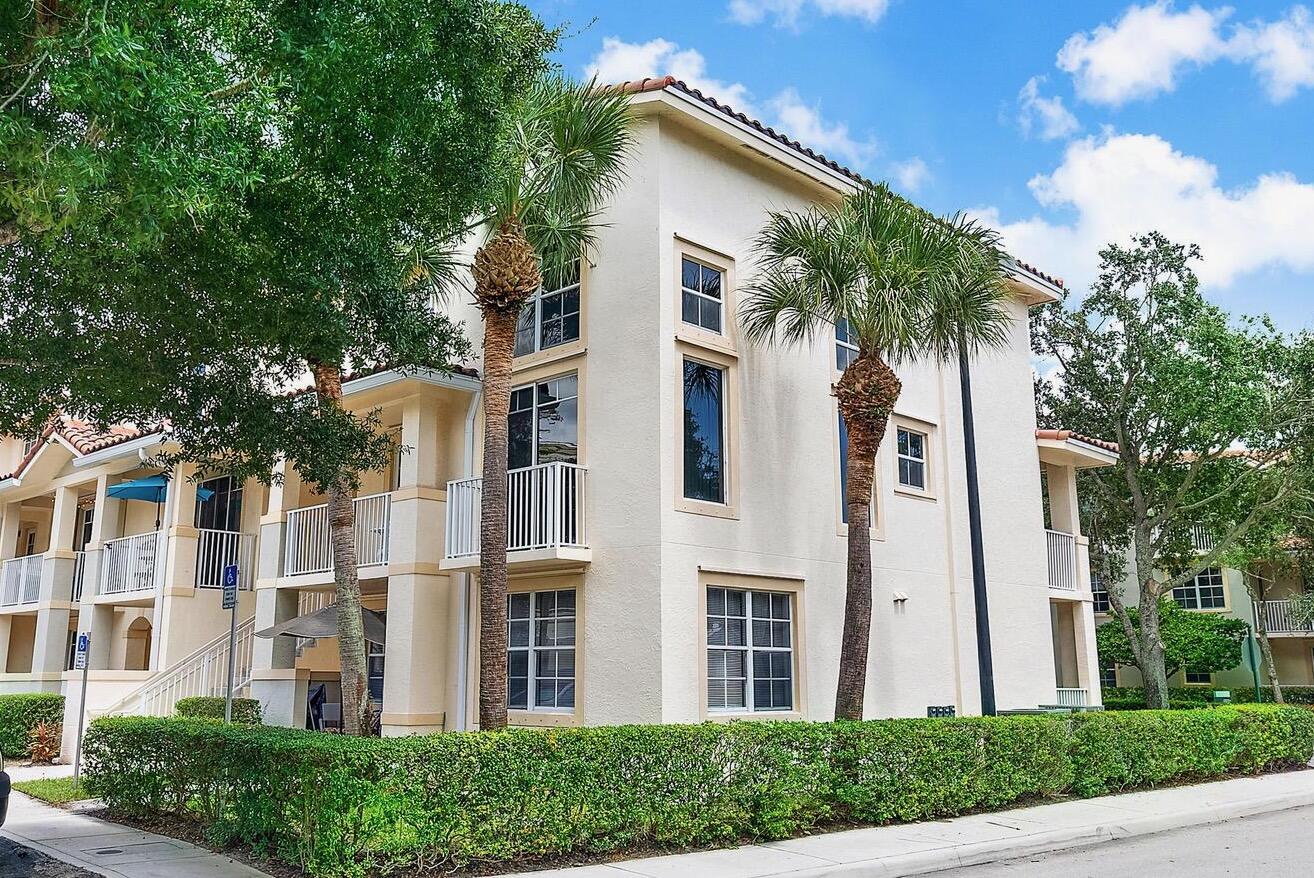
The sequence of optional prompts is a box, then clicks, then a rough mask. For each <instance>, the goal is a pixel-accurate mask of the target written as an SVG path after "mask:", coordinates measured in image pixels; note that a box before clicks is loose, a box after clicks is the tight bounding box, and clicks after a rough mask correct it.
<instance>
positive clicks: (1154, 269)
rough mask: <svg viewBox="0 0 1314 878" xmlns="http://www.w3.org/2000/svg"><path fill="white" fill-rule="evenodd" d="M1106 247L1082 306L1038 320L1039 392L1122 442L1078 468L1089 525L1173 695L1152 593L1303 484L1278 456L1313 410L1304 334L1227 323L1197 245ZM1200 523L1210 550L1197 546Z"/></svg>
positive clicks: (1053, 420) (1053, 421) (1173, 583)
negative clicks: (1128, 577) (1204, 284)
mask: <svg viewBox="0 0 1314 878" xmlns="http://www.w3.org/2000/svg"><path fill="white" fill-rule="evenodd" d="M1100 256H1101V268H1100V274H1099V277H1098V279H1097V280H1096V282H1095V284H1094V286H1093V288H1092V290H1091V293H1090V295H1089V296H1087V297H1086V299H1084V300H1083V301H1082V302H1081V304H1080V305H1079V306H1077V307H1072V306H1071V304H1070V303H1069V302H1066V301H1064V302H1060V303H1055V304H1053V305H1049V306H1046V307H1045V308H1043V309H1039V310H1038V312H1037V313H1036V314H1035V315H1034V316H1033V322H1032V343H1033V348H1034V350H1035V353H1036V354H1037V355H1038V356H1039V357H1040V358H1041V359H1042V360H1048V361H1050V362H1051V363H1052V364H1053V366H1054V370H1053V372H1052V373H1051V374H1049V375H1047V376H1045V378H1044V379H1042V380H1039V381H1038V382H1037V387H1036V396H1037V404H1038V408H1039V416H1040V420H1041V421H1042V423H1043V424H1045V425H1046V426H1050V427H1065V428H1069V429H1073V430H1077V431H1079V432H1082V433H1086V434H1089V435H1094V436H1101V437H1107V438H1110V439H1113V440H1115V441H1117V443H1118V449H1119V451H1118V463H1117V464H1116V465H1115V466H1112V467H1107V468H1103V469H1098V470H1086V471H1084V472H1083V474H1082V481H1081V484H1082V488H1083V493H1084V494H1085V495H1086V496H1087V513H1088V523H1089V527H1088V528H1087V530H1088V533H1089V534H1090V536H1091V541H1092V557H1093V559H1094V560H1095V566H1096V573H1097V574H1098V575H1100V576H1101V578H1103V579H1104V581H1105V582H1106V583H1107V584H1108V586H1109V600H1110V603H1111V604H1112V607H1113V612H1114V616H1115V619H1116V621H1117V623H1118V624H1119V625H1120V626H1121V627H1122V628H1123V631H1124V634H1125V635H1126V637H1127V639H1128V642H1129V644H1130V648H1131V653H1130V656H1129V658H1130V661H1131V663H1132V664H1135V665H1136V666H1137V667H1138V668H1139V669H1140V671H1141V673H1142V675H1143V677H1144V679H1145V686H1146V692H1147V698H1148V700H1149V704H1150V706H1151V707H1166V706H1167V697H1168V694H1167V693H1168V679H1167V665H1166V664H1165V661H1166V653H1165V649H1166V647H1165V644H1164V638H1163V633H1162V625H1161V618H1160V612H1161V607H1162V606H1163V604H1162V602H1161V599H1162V598H1163V597H1164V596H1165V595H1167V594H1169V593H1170V592H1171V591H1172V589H1173V588H1175V587H1177V586H1179V585H1182V584H1184V583H1186V582H1188V581H1189V580H1190V579H1191V578H1192V577H1194V576H1195V575H1196V574H1197V573H1199V572H1200V571H1201V570H1204V569H1205V568H1207V567H1211V566H1216V565H1217V564H1219V563H1220V562H1221V561H1222V559H1223V558H1224V556H1225V555H1226V554H1227V553H1228V552H1229V551H1230V550H1232V548H1233V547H1234V546H1236V545H1237V543H1238V542H1239V541H1240V540H1242V539H1243V538H1244V537H1245V536H1246V534H1247V533H1248V532H1250V530H1251V529H1252V528H1253V527H1255V526H1257V525H1259V524H1260V523H1262V521H1263V520H1264V519H1265V517H1266V516H1268V515H1269V514H1270V513H1272V512H1273V511H1274V510H1276V509H1278V508H1280V507H1281V506H1282V505H1283V504H1285V503H1287V502H1289V501H1290V499H1291V498H1292V497H1293V495H1294V494H1295V493H1297V492H1298V491H1300V490H1302V487H1301V485H1300V484H1299V483H1298V481H1297V480H1296V479H1295V478H1294V477H1293V470H1292V469H1291V468H1289V467H1286V466H1283V465H1282V462H1283V460H1284V459H1286V458H1287V457H1289V455H1290V453H1291V448H1292V445H1293V441H1294V440H1295V439H1296V437H1300V436H1304V435H1308V430H1309V424H1310V418H1311V412H1314V406H1311V404H1310V397H1309V393H1308V382H1306V381H1304V380H1303V379H1302V378H1301V376H1300V369H1299V365H1298V361H1299V357H1298V356H1297V354H1298V351H1299V350H1300V348H1299V346H1297V345H1294V344H1293V343H1292V340H1291V339H1289V338H1287V337H1286V336H1284V335H1283V334H1282V333H1280V332H1278V331H1276V330H1275V329H1274V328H1273V327H1272V325H1271V324H1270V323H1268V322H1267V321H1266V320H1262V319H1261V320H1244V321H1241V322H1239V323H1237V324H1234V323H1233V322H1232V321H1230V320H1229V318H1228V315H1227V314H1225V313H1224V312H1223V311H1221V310H1220V309H1218V308H1217V307H1215V306H1213V305H1211V304H1209V303H1208V302H1206V301H1205V300H1204V298H1203V297H1202V296H1201V295H1200V292H1199V289H1198V281H1197V279H1196V276H1195V273H1194V272H1193V271H1192V269H1191V263H1192V262H1193V261H1195V260H1196V259H1198V258H1199V251H1198V249H1197V248H1196V247H1194V246H1191V247H1186V246H1182V245H1178V244H1174V243H1172V242H1170V241H1168V240H1167V239H1166V238H1165V237H1164V236H1162V235H1160V234H1158V233H1157V232H1156V233H1151V234H1148V235H1144V236H1141V237H1138V238H1135V239H1134V240H1133V241H1132V244H1131V246H1130V247H1122V246H1118V245H1110V246H1109V247H1107V248H1106V249H1105V250H1103V251H1102V252H1101V254H1100ZM1239 450H1244V454H1242V453H1239ZM1240 501H1244V502H1240ZM1197 527H1202V528H1203V529H1204V530H1205V531H1206V532H1208V533H1209V534H1210V537H1211V541H1212V547H1211V548H1209V550H1208V551H1205V552H1199V551H1197V549H1196V543H1197V540H1196V534H1197V530H1196V528H1197ZM1125 569H1130V570H1131V571H1132V572H1133V574H1134V575H1135V578H1136V581H1137V583H1138V591H1139V595H1138V598H1139V599H1138V600H1137V601H1136V604H1137V605H1138V606H1139V607H1140V608H1141V609H1140V612H1139V616H1138V617H1137V621H1135V622H1133V616H1132V614H1131V612H1130V611H1129V609H1128V608H1127V606H1126V602H1125V601H1124V597H1125V596H1124V595H1123V594H1122V593H1121V590H1120V589H1119V587H1118V585H1117V583H1119V582H1121V580H1122V576H1121V572H1122V571H1123V570H1125Z"/></svg>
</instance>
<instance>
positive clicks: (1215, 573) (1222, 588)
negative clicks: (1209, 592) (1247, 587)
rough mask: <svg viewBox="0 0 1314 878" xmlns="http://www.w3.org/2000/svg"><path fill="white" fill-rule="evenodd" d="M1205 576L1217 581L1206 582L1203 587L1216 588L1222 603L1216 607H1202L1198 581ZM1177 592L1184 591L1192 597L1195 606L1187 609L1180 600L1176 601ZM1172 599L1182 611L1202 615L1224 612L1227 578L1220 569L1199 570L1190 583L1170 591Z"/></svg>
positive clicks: (1225, 607) (1207, 568)
mask: <svg viewBox="0 0 1314 878" xmlns="http://www.w3.org/2000/svg"><path fill="white" fill-rule="evenodd" d="M1205 576H1208V577H1209V578H1210V579H1213V578H1215V577H1216V578H1217V580H1218V581H1217V583H1214V582H1207V583H1206V584H1205V586H1204V587H1205V588H1214V587H1215V585H1216V586H1217V588H1218V589H1219V592H1220V599H1221V600H1222V603H1221V604H1218V605H1217V606H1208V607H1206V606H1205V605H1204V601H1203V600H1202V599H1201V586H1200V579H1201V577H1205ZM1179 591H1185V592H1187V593H1188V594H1190V595H1192V596H1193V597H1194V600H1195V606H1193V607H1188V606H1186V605H1185V604H1183V603H1182V602H1181V601H1180V600H1178V598H1177V592H1179ZM1172 598H1173V600H1174V601H1177V604H1178V605H1179V606H1181V607H1182V609H1184V610H1191V611H1193V612H1203V613H1216V612H1222V611H1225V610H1227V608H1228V606H1227V577H1226V575H1224V573H1223V569H1222V568H1221V567H1206V568H1205V569H1204V570H1201V571H1200V572H1199V573H1197V574H1196V575H1195V576H1193V577H1191V581H1190V582H1188V583H1186V584H1185V585H1179V586H1178V587H1177V588H1174V589H1173V590H1172ZM1210 600H1213V598H1212V597H1211V598H1210Z"/></svg>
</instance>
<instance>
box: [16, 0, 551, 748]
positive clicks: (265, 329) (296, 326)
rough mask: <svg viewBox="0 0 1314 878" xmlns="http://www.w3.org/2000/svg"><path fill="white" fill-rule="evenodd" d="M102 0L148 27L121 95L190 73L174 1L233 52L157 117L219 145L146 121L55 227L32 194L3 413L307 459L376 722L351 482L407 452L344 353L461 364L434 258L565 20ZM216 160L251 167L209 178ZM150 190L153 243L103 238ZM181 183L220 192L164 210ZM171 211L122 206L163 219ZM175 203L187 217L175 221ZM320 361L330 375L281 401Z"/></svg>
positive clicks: (480, 190) (488, 183)
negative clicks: (104, 179) (155, 149)
mask: <svg viewBox="0 0 1314 878" xmlns="http://www.w3.org/2000/svg"><path fill="white" fill-rule="evenodd" d="M47 5H49V4H47ZM91 5H92V4H80V3H72V2H70V3H67V4H60V8H61V10H75V9H76V10H79V11H81V12H83V13H84V18H85V20H86V22H87V24H86V25H85V27H84V29H86V28H90V30H89V31H87V33H88V36H87V39H90V40H92V42H93V43H94V42H96V41H97V40H110V41H111V42H114V41H116V40H117V39H118V34H120V33H123V34H127V35H128V36H129V37H130V39H128V40H127V43H130V44H132V45H136V43H134V42H133V40H136V41H137V42H142V43H144V45H145V48H144V49H142V50H141V51H137V50H135V49H133V48H132V45H127V44H125V45H124V46H123V47H121V48H120V50H119V51H118V55H117V56H116V57H120V63H118V66H117V67H115V68H114V69H115V70H117V74H116V75H114V76H110V74H108V73H105V74H104V75H105V76H106V77H109V78H108V79H107V80H106V83H105V90H106V93H107V94H119V95H125V94H126V95H132V94H137V95H138V100H143V98H142V97H141V95H140V94H139V92H140V89H141V82H142V81H143V79H144V80H145V81H146V82H150V81H152V77H155V76H166V75H168V71H170V70H173V69H174V68H175V67H177V68H180V69H185V68H186V67H187V63H188V60H187V58H186V57H185V58H182V59H175V58H174V57H173V55H172V54H171V53H172V52H174V51H175V45H174V37H175V36H176V35H175V33H174V30H173V29H171V27H170V26H169V25H168V24H167V23H165V22H163V21H161V20H160V19H164V18H169V17H172V16H180V15H181V16H182V17H183V18H184V19H185V20H186V22H185V23H188V24H189V26H191V27H195V28H198V29H200V31H201V32H200V33H199V34H196V35H194V39H192V41H191V42H188V40H187V39H184V40H183V45H184V47H189V46H192V45H193V44H194V45H195V46H196V47H198V48H197V49H196V51H202V49H203V52H202V53H203V54H206V53H208V55H209V56H213V58H217V59H220V60H221V61H222V63H221V64H219V65H218V67H217V69H216V70H215V79H214V80H206V81H204V82H201V83H199V84H198V83H193V82H191V80H188V79H187V78H186V77H185V76H179V77H177V78H174V79H169V80H168V82H167V83H165V84H164V85H167V86H168V89H167V90H168V91H169V93H170V94H172V93H173V92H174V91H177V92H179V93H185V94H184V96H185V97H186V99H185V100H184V99H182V98H180V99H179V100H178V102H176V104H175V105H173V106H172V107H171V108H170V109H167V110H166V109H160V110H159V113H160V114H167V113H176V114H180V116H181V118H178V119H173V118H172V117H170V118H168V119H166V120H165V122H167V123H170V124H175V125H177V126H179V127H181V128H188V127H189V126H191V125H201V126H212V127H214V128H215V129H216V131H215V132H214V134H213V137H214V142H213V144H207V143H195V142H188V143H189V146H190V147H191V148H192V149H196V150H199V151H200V155H199V156H197V157H195V158H194V160H192V159H187V158H186V157H184V158H182V159H179V161H180V162H181V164H178V165H174V164H171V162H172V159H171V153H170V152H168V151H167V150H166V151H162V152H159V153H152V152H150V150H149V149H147V150H146V152H145V153H144V154H143V153H142V152H140V151H139V150H138V149H137V147H141V148H143V149H145V146H146V144H145V143H144V142H143V143H138V142H137V141H136V140H134V139H132V138H127V139H126V140H120V139H118V138H115V137H108V138H105V139H104V140H103V141H101V140H97V141H96V142H97V144H98V148H99V149H100V150H101V151H102V152H104V153H105V155H103V156H102V155H100V154H99V153H97V154H95V155H93V156H91V157H90V158H89V159H87V160H88V161H90V162H91V163H92V164H93V165H96V166H98V167H99V166H101V165H104V166H105V167H112V168H114V169H116V173H117V174H119V175H121V176H122V177H123V179H122V180H121V181H117V178H115V179H113V180H110V181H109V183H113V185H109V184H106V186H104V187H102V186H101V185H100V182H101V179H100V176H96V175H93V179H92V184H93V185H90V186H89V188H88V189H87V191H88V192H89V193H91V192H94V193H96V195H95V196H94V197H88V198H87V199H84V203H85V202H86V201H96V200H97V199H102V198H103V199H105V204H108V205H110V207H107V208H105V209H104V210H103V211H102V210H99V209H97V210H95V211H89V212H83V211H81V210H79V211H77V212H76V213H73V214H59V215H58V218H57V219H56V220H55V221H54V222H51V221H50V217H51V216H54V214H51V215H49V216H47V215H46V214H43V213H42V210H41V209H40V208H39V206H31V207H22V208H20V209H18V210H16V211H15V213H16V216H15V218H14V221H15V223H16V225H17V229H18V238H17V240H16V241H15V242H14V243H12V244H11V245H10V246H8V247H5V248H0V276H3V277H5V278H6V283H5V284H4V285H3V286H0V305H3V309H2V310H3V313H4V315H5V319H4V320H3V321H0V349H2V350H5V351H7V352H9V354H10V355H11V356H12V357H13V359H12V361H11V362H10V363H9V364H8V365H6V364H2V363H0V384H3V385H4V387H5V390H6V393H5V394H3V396H4V397H5V399H4V402H2V403H0V430H5V431H11V432H12V431H15V430H24V429H26V430H29V431H30V430H31V428H32V426H33V425H35V424H40V423H42V422H43V420H44V419H46V418H48V417H49V416H50V415H51V414H52V413H53V412H54V411H55V410H57V409H68V410H72V411H75V412H77V413H78V414H80V415H83V416H85V417H88V418H90V419H92V420H95V421H99V422H102V423H108V422H116V421H124V420H127V421H135V422H138V423H161V422H167V423H168V424H169V429H170V431H171V433H172V438H173V439H174V440H175V441H176V443H177V445H178V447H179V448H180V449H181V450H180V451H178V452H176V453H174V454H171V455H166V456H165V457H164V458H163V459H162V462H165V463H168V462H171V461H172V460H178V459H186V460H193V461H197V462H199V463H201V464H202V466H203V468H205V469H211V470H212V469H222V470H225V471H228V472H231V473H233V474H234V475H237V476H239V477H245V476H250V475H255V476H258V477H261V478H263V479H268V478H269V473H270V469H271V467H272V466H273V465H274V463H275V462H276V461H277V460H279V459H281V458H287V459H289V460H290V461H291V464H292V465H293V466H294V467H295V468H296V470H297V471H298V473H299V474H300V476H301V478H302V479H303V480H304V481H306V482H308V483H309V484H311V485H313V486H314V487H315V488H317V489H318V490H319V491H321V492H322V493H324V494H325V495H326V496H327V499H328V509H329V522H330V529H331V542H332V548H333V563H334V581H335V589H336V592H337V606H338V622H339V652H340V656H341V671H342V691H343V727H344V730H345V731H347V732H348V733H363V732H365V731H367V730H368V729H369V727H370V725H371V723H370V721H369V716H368V699H367V694H366V685H365V683H366V670H365V643H364V637H363V631H362V628H361V617H360V588H359V583H358V582H357V579H356V547H355V543H354V536H353V531H354V509H353V504H352V496H353V494H354V493H355V491H356V490H357V488H358V475H357V474H358V472H360V471H362V470H371V469H378V468H381V467H382V466H384V465H385V464H386V463H387V461H388V458H389V455H390V454H391V452H392V450H393V448H392V443H391V442H390V440H389V439H388V438H387V437H386V436H385V435H383V434H382V432H381V431H380V430H379V429H378V428H379V422H378V418H377V415H376V414H375V413H365V414H363V415H356V414H353V413H350V412H347V411H346V410H345V408H344V406H343V401H342V382H343V377H344V370H346V369H348V368H350V369H353V370H363V369H374V368H394V369H403V370H405V369H414V368H419V367H432V368H439V369H445V368H448V365H449V363H450V362H451V361H452V360H453V359H454V358H460V357H463V356H464V355H465V353H466V350H467V348H466V342H465V340H464V338H463V336H462V335H461V334H460V332H459V328H458V327H456V326H454V325H453V324H452V323H451V322H450V321H449V320H447V319H446V318H445V317H443V316H441V315H440V313H439V312H438V310H437V309H436V308H435V307H434V302H433V288H432V285H431V284H429V283H426V282H425V281H426V277H425V276H423V275H422V274H420V273H418V272H417V270H416V257H415V253H416V252H417V250H418V249H419V248H421V247H423V245H424V244H425V243H426V242H429V241H432V240H447V239H450V238H452V237H454V236H457V235H460V234H461V233H462V232H463V230H464V229H465V228H466V226H467V223H468V218H469V217H470V216H471V215H472V214H474V213H476V212H477V211H479V210H480V209H482V208H483V207H484V206H485V205H487V204H488V203H490V202H491V201H492V199H493V198H494V196H495V195H496V193H497V192H498V191H500V184H501V181H502V179H503V174H504V170H505V168H506V167H507V162H508V158H509V156H508V152H509V148H510V145H511V144H513V143H514V135H515V134H516V133H517V130H518V129H517V128H516V122H517V120H518V118H519V117H518V116H517V114H516V112H515V111H516V109H517V108H518V107H519V106H520V105H521V104H522V103H523V102H524V101H525V100H526V99H527V97H528V96H529V95H530V94H531V93H532V90H533V89H534V88H535V84H536V83H537V82H538V80H539V78H540V77H541V75H542V73H543V71H544V69H545V62H544V60H543V59H544V55H545V53H546V52H548V51H550V50H551V49H552V48H553V46H554V45H555V34H554V33H552V32H549V31H546V30H545V29H544V28H543V27H542V25H541V24H540V23H539V22H538V21H537V20H536V19H535V18H534V17H533V16H532V15H531V14H530V13H529V12H528V11H527V10H525V9H524V8H523V7H521V6H519V5H515V4H509V3H500V2H493V0H414V2H410V3H406V4H398V3H395V2H392V0H332V2H330V0H295V2H294V0H275V2H269V3H263V4H251V3H235V2H234V3H227V4H225V3H223V2H222V0H221V2H216V3H213V4H209V5H207V4H206V3H200V2H193V3H187V2H182V3H158V4H156V3H148V4H138V3H126V2H124V3H115V2H109V3H105V2H99V3H97V4H94V5H95V7H96V9H97V10H99V11H96V12H94V14H93V13H92V12H88V11H87V10H88V9H90V7H91ZM211 7H213V8H211ZM216 10H226V12H227V16H226V17H225V16H221V15H219V12H218V11H216ZM193 13H194V14H193ZM61 14H62V13H61ZM60 33H64V31H63V28H62V27H61V28H60ZM186 36H188V39H191V37H192V36H193V35H190V34H188V35H186ZM180 38H181V37H180ZM178 51H182V50H178ZM184 54H187V53H186V52H185V53H184ZM157 58H163V59H165V61H166V62H167V63H165V64H164V66H163V67H162V68H160V69H157V68H156V66H155V64H156V59H157ZM106 63H108V62H106ZM93 66H95V65H93ZM42 69H44V68H42ZM94 72H97V73H99V72H100V71H94ZM84 75H89V74H84ZM164 85H162V86H161V87H162V88H163V87H164ZM48 100H54V101H60V100H68V101H70V102H71V107H70V109H69V112H71V113H74V114H76V113H80V112H86V111H85V110H83V109H82V108H81V105H80V104H79V103H78V102H79V101H81V100H82V98H81V97H79V95H78V94H76V89H74V88H72V87H71V86H70V87H66V88H62V89H60V90H58V91H57V92H55V93H54V94H53V95H51V96H46V95H45V94H41V93H31V94H29V93H28V92H23V93H22V94H21V95H20V97H19V98H17V99H15V102H14V104H11V107H12V106H16V105H18V104H23V105H24V106H29V107H30V106H41V105H42V104H43V102H44V101H48ZM106 100H110V98H108V97H107V98H106ZM214 101H218V102H220V104H221V105H222V106H224V107H232V106H234V105H245V103H246V102H250V103H252V104H253V109H252V110H251V112H250V113H249V114H244V113H239V112H236V111H233V112H228V111H225V112H219V113H217V114H215V115H214V116H213V117H211V116H210V115H206V113H205V112H203V110H205V108H208V107H209V106H210V102H214ZM193 103H195V104H198V105H199V106H200V107H201V108H202V109H201V110H195V109H194V108H193V107H192V104H193ZM115 106H117V105H115ZM7 112H8V109H7ZM125 115H126V110H125ZM248 116H249V118H248ZM252 120H254V121H252ZM86 124H87V125H91V126H94V127H95V128H97V129H99V128H101V127H103V125H104V124H105V123H104V122H102V121H101V120H100V119H99V118H97V119H96V120H94V121H90V120H89V121H88V122H87V123H86ZM123 124H128V123H127V122H126V121H125V122H124V123H123ZM35 136H36V135H34V137H35ZM121 148H123V149H127V150H128V154H126V155H122V156H121V155H118V154H117V153H116V152H115V151H116V150H118V149H121ZM207 161H209V162H213V163H215V164H217V165H219V166H220V167H223V168H229V167H230V166H231V167H235V168H237V169H238V171H240V173H238V172H236V171H235V172H233V173H229V172H228V171H224V172H223V173H219V174H217V175H215V176H213V177H212V176H207V175H206V174H205V173H204V169H205V167H206V162H207ZM191 163H195V164H197V165H198V166H199V169H198V170H197V171H196V173H191V172H190V171H189V170H188V169H189V168H190V167H191ZM134 165H135V170H134ZM52 173H53V171H52ZM134 174H135V176H134ZM111 176H113V175H111ZM134 186H136V187H137V189H136V190H134ZM36 188H40V187H36ZM133 191H140V192H141V193H142V195H141V197H142V198H144V199H145V200H146V201H147V202H150V203H151V204H156V203H158V204H157V207H158V209H159V210H160V211H162V212H163V214H162V215H163V216H164V217H165V219H163V220H161V221H160V222H159V223H158V227H159V233H158V234H140V235H139V237H140V240H141V241H142V243H141V244H140V246H137V247H134V248H130V249H127V250H124V251H121V252H120V251H115V250H114V249H113V248H112V247H107V246H106V242H107V240H112V239H113V238H114V237H116V236H117V235H118V234H120V231H119V230H118V226H117V224H118V222H120V220H118V219H114V220H109V219H106V218H107V217H109V216H110V215H111V214H113V213H114V211H113V210H112V209H111V208H112V207H113V206H114V205H116V204H117V203H118V202H117V199H119V198H121V197H123V194H124V193H128V194H131V193H132V192H133ZM174 191H177V192H180V193H185V194H192V195H194V196H195V200H196V201H197V202H198V203H199V204H200V205H201V206H203V207H204V208H205V209H204V210H200V209H191V210H188V209H186V207H171V206H170V205H169V202H168V198H167V196H168V193H170V192H174ZM161 192H163V194H161ZM134 197H135V196H134ZM184 201H185V202H186V201H187V199H184ZM98 203H99V202H98ZM158 205H163V206H162V207H159V206H158ZM152 210H153V208H152V207H150V206H149V205H148V206H146V207H143V208H142V211H143V213H144V214H148V215H149V216H145V218H142V217H138V218H135V219H134V217H133V214H132V212H129V213H127V214H126V215H124V217H123V218H122V220H121V221H122V222H127V223H129V225H131V226H133V227H134V228H135V227H137V226H141V225H147V226H149V225H150V223H151V217H152V216H154V213H152ZM56 213H58V212H57V211H56ZM179 213H181V215H184V216H185V217H186V221H185V222H184V221H170V220H169V217H173V216H174V215H175V214H179ZM124 234H128V233H127V232H125V233H124ZM93 267H94V270H93ZM307 377H309V378H310V379H311V383H312V386H313V392H311V393H303V394H300V395H288V394H287V389H288V388H289V387H290V386H294V385H296V384H298V383H302V384H304V382H305V381H306V379H307Z"/></svg>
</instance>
